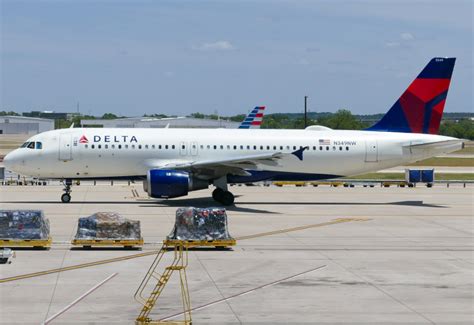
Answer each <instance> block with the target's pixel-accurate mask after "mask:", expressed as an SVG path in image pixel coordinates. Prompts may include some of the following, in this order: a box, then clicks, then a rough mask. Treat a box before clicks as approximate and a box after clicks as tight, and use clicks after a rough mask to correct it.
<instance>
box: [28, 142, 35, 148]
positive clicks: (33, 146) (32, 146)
mask: <svg viewBox="0 0 474 325" xmlns="http://www.w3.org/2000/svg"><path fill="white" fill-rule="evenodd" d="M27 148H28V149H34V148H35V143H34V142H30V143H28V146H27Z"/></svg>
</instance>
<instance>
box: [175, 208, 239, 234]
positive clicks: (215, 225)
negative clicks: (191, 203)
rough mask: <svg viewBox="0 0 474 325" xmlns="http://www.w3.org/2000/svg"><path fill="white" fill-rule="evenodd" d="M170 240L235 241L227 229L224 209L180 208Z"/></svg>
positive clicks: (177, 211)
mask: <svg viewBox="0 0 474 325" xmlns="http://www.w3.org/2000/svg"><path fill="white" fill-rule="evenodd" d="M167 239H168V240H187V241H219V240H233V238H232V237H231V236H230V234H229V230H228V228H227V214H226V211H225V209H223V208H202V209H201V208H193V207H188V208H179V209H178V210H176V221H175V225H174V228H173V230H172V232H171V234H169V236H168V237H167Z"/></svg>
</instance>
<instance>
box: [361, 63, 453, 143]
mask: <svg viewBox="0 0 474 325" xmlns="http://www.w3.org/2000/svg"><path fill="white" fill-rule="evenodd" d="M455 61H456V59H455V58H433V59H432V60H431V61H430V62H429V63H428V65H427V66H426V67H425V68H424V69H423V71H421V73H420V74H419V75H418V77H416V79H415V80H414V81H413V82H412V83H411V84H410V86H409V87H408V88H407V90H405V92H404V93H403V94H402V95H401V96H400V98H399V99H398V100H397V101H396V102H395V104H394V105H393V106H392V108H390V110H389V111H388V112H387V114H385V116H384V117H383V118H382V119H381V120H380V121H379V122H378V123H376V124H375V125H374V126H372V127H370V128H368V129H367V130H368V131H384V132H405V133H426V134H437V133H438V130H439V125H440V122H441V117H442V115H443V110H444V104H445V102H446V97H447V95H448V89H449V83H450V82H451V75H452V73H453V69H454V63H455Z"/></svg>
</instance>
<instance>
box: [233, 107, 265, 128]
mask: <svg viewBox="0 0 474 325" xmlns="http://www.w3.org/2000/svg"><path fill="white" fill-rule="evenodd" d="M264 110H265V106H257V107H255V108H254V109H253V110H252V111H251V112H250V113H249V114H248V115H247V117H246V118H245V119H244V120H243V121H242V123H241V124H240V126H239V129H258V128H260V125H261V124H262V120H263V111H264Z"/></svg>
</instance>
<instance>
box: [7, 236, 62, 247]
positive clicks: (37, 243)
mask: <svg viewBox="0 0 474 325" xmlns="http://www.w3.org/2000/svg"><path fill="white" fill-rule="evenodd" d="M52 241H53V240H52V238H51V237H48V239H0V247H9V248H15V247H34V248H36V247H37V248H50V247H51V242H52Z"/></svg>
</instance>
